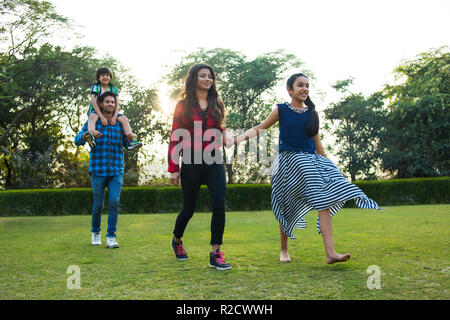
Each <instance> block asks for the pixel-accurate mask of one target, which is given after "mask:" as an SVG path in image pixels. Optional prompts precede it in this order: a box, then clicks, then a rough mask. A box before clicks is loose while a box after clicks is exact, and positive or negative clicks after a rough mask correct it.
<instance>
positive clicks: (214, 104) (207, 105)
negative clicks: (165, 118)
mask: <svg viewBox="0 0 450 320" xmlns="http://www.w3.org/2000/svg"><path fill="white" fill-rule="evenodd" d="M224 117H225V109H224V104H223V102H222V101H221V100H220V98H219V96H218V93H217V90H216V81H215V74H214V71H213V69H212V68H211V67H210V66H208V65H206V64H196V65H194V66H192V67H191V68H190V70H189V73H188V76H187V78H186V82H185V87H184V90H183V92H182V94H181V99H180V101H179V102H178V103H177V105H176V108H175V112H174V116H173V124H172V134H171V139H170V144H169V154H168V161H169V172H170V181H171V183H172V184H173V185H178V184H179V181H180V179H181V187H182V190H183V209H182V210H181V212H180V213H179V214H178V217H177V219H176V221H175V228H174V231H173V235H174V237H173V239H172V249H173V251H174V254H175V257H176V258H177V259H178V260H187V258H188V256H187V254H186V251H185V249H184V247H183V242H182V241H181V238H182V237H183V234H184V231H185V229H186V226H187V224H188V222H189V220H190V219H191V218H192V216H193V214H194V211H195V207H196V203H197V195H198V192H199V190H200V186H201V185H202V184H206V185H207V186H208V190H209V193H210V196H211V208H212V218H211V242H210V244H211V247H212V250H211V252H210V262H209V266H210V267H212V268H216V269H218V270H228V269H231V266H230V265H229V264H227V263H225V258H224V253H223V252H221V251H220V250H219V249H220V245H221V244H222V237H223V233H224V228H225V184H226V182H225V168H224V164H223V157H222V153H221V147H222V145H223V142H224V139H225V137H227V136H226V133H225V129H224V128H223V127H222V123H223V120H224ZM180 138H182V139H180ZM226 139H227V141H228V139H231V138H228V137H227V138H226ZM180 140H182V141H180ZM181 154H182V165H181V170H180V166H179V163H180V162H179V161H180V155H181Z"/></svg>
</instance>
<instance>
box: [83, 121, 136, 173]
mask: <svg viewBox="0 0 450 320" xmlns="http://www.w3.org/2000/svg"><path fill="white" fill-rule="evenodd" d="M95 129H96V130H97V131H99V132H100V133H101V134H103V136H102V137H100V138H98V139H95V143H96V144H97V145H96V146H95V148H93V149H92V150H91V158H90V159H89V173H90V174H91V175H96V176H108V177H110V176H117V175H120V174H123V151H122V146H124V147H125V148H127V147H128V145H129V140H128V138H127V137H125V136H124V135H123V129H122V126H121V125H120V123H119V121H117V122H116V125H115V126H112V125H108V126H103V125H102V123H101V121H100V120H98V121H97V123H96V124H95ZM86 131H88V121H86V123H85V124H84V126H83V128H82V129H81V131H80V132H79V133H78V135H77V136H76V137H75V144H76V145H77V146H81V145H84V144H85V143H86V141H85V140H83V139H81V136H82V135H83V133H85V132H86Z"/></svg>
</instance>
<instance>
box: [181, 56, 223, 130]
mask: <svg viewBox="0 0 450 320" xmlns="http://www.w3.org/2000/svg"><path fill="white" fill-rule="evenodd" d="M200 69H208V70H209V71H210V72H211V76H212V79H213V83H212V85H211V87H210V88H209V90H208V97H207V100H208V107H209V108H210V109H211V114H212V116H213V118H214V119H215V120H216V121H217V122H218V123H219V125H220V126H221V125H222V122H223V119H224V118H225V107H224V104H223V102H222V100H221V99H220V98H219V94H218V93H217V89H216V75H215V73H214V70H213V69H212V68H211V67H210V66H209V65H207V64H204V63H198V64H195V65H193V66H192V67H191V68H190V69H189V72H188V75H187V77H186V81H185V84H184V89H183V91H182V92H181V95H180V99H181V102H182V103H183V107H184V108H183V109H184V117H186V118H187V119H191V118H192V112H193V110H194V108H195V107H196V106H198V104H199V103H198V99H197V91H196V89H197V81H198V72H199V71H200Z"/></svg>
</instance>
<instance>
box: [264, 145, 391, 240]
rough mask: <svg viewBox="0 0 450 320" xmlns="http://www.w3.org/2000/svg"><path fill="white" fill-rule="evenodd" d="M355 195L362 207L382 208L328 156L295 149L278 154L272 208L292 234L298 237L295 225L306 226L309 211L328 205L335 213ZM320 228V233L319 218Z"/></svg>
mask: <svg viewBox="0 0 450 320" xmlns="http://www.w3.org/2000/svg"><path fill="white" fill-rule="evenodd" d="M352 199H353V200H355V202H356V205H357V206H358V207H359V208H364V209H377V210H382V209H381V208H379V207H378V205H377V204H376V202H375V201H373V200H372V199H370V198H368V197H367V196H366V195H365V194H364V192H362V191H361V189H359V188H358V187H357V186H356V185H354V184H352V183H350V182H349V181H348V180H347V179H346V178H345V177H344V176H343V175H342V173H341V172H340V171H339V169H338V168H337V166H336V165H335V164H334V163H333V162H332V161H331V160H329V159H328V158H325V157H322V156H321V155H319V154H311V153H306V152H294V151H282V152H280V153H279V154H278V156H277V158H276V160H275V162H274V165H273V169H272V209H273V212H274V214H275V217H276V219H277V220H278V221H279V223H280V225H281V227H282V228H283V231H284V233H285V234H286V235H287V236H288V237H289V238H291V239H296V238H295V236H294V234H293V231H294V228H297V229H304V228H306V221H305V220H304V219H303V218H304V216H305V215H306V214H307V213H308V212H309V211H311V210H319V211H320V210H325V209H328V208H329V209H330V215H331V217H333V216H334V215H335V214H336V213H337V212H338V211H339V210H340V209H341V208H342V207H343V206H344V204H345V202H346V201H348V200H352ZM317 231H318V232H319V234H320V224H319V219H317Z"/></svg>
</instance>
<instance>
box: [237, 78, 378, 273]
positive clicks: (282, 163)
mask: <svg viewBox="0 0 450 320" xmlns="http://www.w3.org/2000/svg"><path fill="white" fill-rule="evenodd" d="M286 89H287V91H288V93H289V95H290V96H291V102H290V103H287V102H286V103H282V104H278V105H277V107H276V108H274V109H273V111H272V112H271V114H270V115H269V117H268V118H267V119H266V120H264V121H263V122H261V123H260V124H259V125H257V126H256V127H253V128H251V129H249V130H247V131H246V132H244V133H243V134H241V135H239V136H237V137H235V138H234V143H235V144H237V143H239V142H241V141H244V140H246V139H250V138H252V137H255V136H257V135H258V134H259V133H260V130H264V129H268V128H269V127H270V126H272V125H273V124H274V123H276V122H277V121H279V122H280V123H279V127H280V138H279V153H278V155H277V158H276V160H275V163H274V165H273V169H272V210H273V212H274V214H275V217H276V218H277V220H278V221H279V223H280V239H281V252H280V261H281V262H290V257H289V252H288V246H287V243H288V237H289V238H291V239H295V237H294V234H293V231H294V228H299V229H302V228H305V227H306V221H305V220H304V219H303V218H304V216H305V215H306V214H307V213H308V212H309V211H311V210H313V209H315V210H318V219H317V230H318V232H319V234H320V233H321V234H322V238H323V243H324V246H325V256H326V262H327V263H328V264H331V263H336V262H343V261H347V260H348V259H350V254H349V253H345V254H339V253H337V252H336V251H335V250H334V242H333V232H332V225H331V217H332V216H334V214H336V212H337V211H339V209H341V208H342V207H343V206H344V204H345V202H346V201H347V200H351V199H353V200H355V202H356V205H357V206H358V207H360V208H367V209H380V208H379V207H378V205H377V204H376V203H375V201H373V200H372V199H370V198H368V197H367V196H366V195H365V194H364V193H363V192H362V191H361V190H360V189H359V188H358V187H357V186H355V185H354V184H352V183H350V182H349V181H348V180H347V179H346V178H345V177H344V176H343V175H342V174H341V172H340V171H339V169H338V168H337V167H336V165H335V164H334V163H333V162H332V161H330V160H329V159H328V158H327V157H326V154H325V150H324V148H323V146H322V143H321V141H320V137H319V116H318V114H317V111H316V110H315V106H314V104H313V103H312V101H311V99H310V98H309V79H308V77H307V76H305V75H304V74H302V73H297V74H294V75H292V76H291V77H290V78H289V79H288V81H287V86H286Z"/></svg>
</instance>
